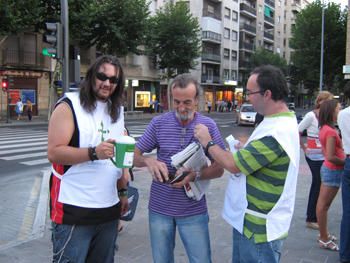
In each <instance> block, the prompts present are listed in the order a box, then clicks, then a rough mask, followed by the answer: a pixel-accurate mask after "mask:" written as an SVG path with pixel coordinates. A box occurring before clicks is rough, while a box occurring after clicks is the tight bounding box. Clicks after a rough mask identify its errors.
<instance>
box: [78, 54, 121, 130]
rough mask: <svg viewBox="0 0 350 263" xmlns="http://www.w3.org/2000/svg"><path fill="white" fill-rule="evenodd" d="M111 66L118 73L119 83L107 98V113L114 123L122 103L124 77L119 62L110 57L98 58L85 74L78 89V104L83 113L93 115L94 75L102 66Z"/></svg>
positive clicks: (94, 106)
mask: <svg viewBox="0 0 350 263" xmlns="http://www.w3.org/2000/svg"><path fill="white" fill-rule="evenodd" d="M106 63H108V64H111V65H113V66H115V68H116V72H117V74H118V73H119V76H118V77H119V81H118V83H117V85H116V88H115V90H114V92H113V93H112V95H111V96H110V97H109V103H108V113H109V116H110V117H111V119H112V122H113V123H114V122H116V121H117V120H118V118H119V115H120V106H121V105H122V103H123V92H124V87H125V76H124V71H123V68H122V66H121V64H120V62H119V60H118V59H117V58H116V57H115V56H112V55H105V56H101V57H98V58H97V59H96V60H95V61H94V63H93V64H92V65H91V66H90V67H89V69H88V70H87V73H86V77H85V79H84V81H83V83H82V84H81V88H80V95H79V96H80V104H81V106H82V107H83V108H84V110H85V111H87V112H89V113H93V111H94V110H95V109H96V104H95V102H96V98H95V95H94V92H93V87H94V85H95V79H96V74H97V73H98V70H99V69H100V67H101V66H103V64H106Z"/></svg>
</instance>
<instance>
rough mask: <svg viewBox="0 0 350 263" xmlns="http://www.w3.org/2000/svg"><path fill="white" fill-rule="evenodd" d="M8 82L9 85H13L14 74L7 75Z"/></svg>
mask: <svg viewBox="0 0 350 263" xmlns="http://www.w3.org/2000/svg"><path fill="white" fill-rule="evenodd" d="M7 83H8V86H9V87H10V86H13V76H12V75H7Z"/></svg>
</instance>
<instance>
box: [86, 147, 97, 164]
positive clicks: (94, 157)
mask: <svg viewBox="0 0 350 263" xmlns="http://www.w3.org/2000/svg"><path fill="white" fill-rule="evenodd" d="M95 148H96V147H89V148H88V153H89V158H90V161H91V162H93V161H95V160H98V157H97V155H96V152H95Z"/></svg>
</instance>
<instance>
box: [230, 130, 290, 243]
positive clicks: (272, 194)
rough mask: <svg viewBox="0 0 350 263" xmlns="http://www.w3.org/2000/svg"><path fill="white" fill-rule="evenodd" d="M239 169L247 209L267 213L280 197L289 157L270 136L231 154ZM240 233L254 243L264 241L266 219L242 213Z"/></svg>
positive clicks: (265, 237)
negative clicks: (244, 175)
mask: <svg viewBox="0 0 350 263" xmlns="http://www.w3.org/2000/svg"><path fill="white" fill-rule="evenodd" d="M233 158H234V160H235V162H236V164H237V166H238V168H239V169H240V170H241V171H242V172H243V173H244V174H246V175H248V176H247V183H246V185H247V200H248V209H250V210H253V211H256V212H259V213H263V214H268V213H269V212H270V211H271V210H272V208H273V207H274V205H275V204H276V203H277V201H278V200H279V198H280V197H281V195H282V192H283V189H284V184H285V180H286V177H287V173H288V167H289V163H290V158H289V157H288V155H287V153H286V152H285V151H284V149H283V148H282V146H281V145H280V144H279V143H278V142H277V140H276V139H275V138H273V137H271V136H268V137H263V138H261V139H260V140H254V141H252V142H250V144H248V145H247V146H246V147H245V148H243V149H240V150H239V151H237V153H235V154H233ZM243 233H244V234H245V235H246V236H247V238H250V237H251V236H252V235H253V234H254V238H255V243H260V242H267V236H266V219H263V218H260V217H256V216H253V215H251V214H245V217H244V229H243Z"/></svg>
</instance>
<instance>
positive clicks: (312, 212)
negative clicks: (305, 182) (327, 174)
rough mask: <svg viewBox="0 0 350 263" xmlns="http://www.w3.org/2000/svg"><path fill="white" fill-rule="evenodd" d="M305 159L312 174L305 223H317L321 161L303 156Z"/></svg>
mask: <svg viewBox="0 0 350 263" xmlns="http://www.w3.org/2000/svg"><path fill="white" fill-rule="evenodd" d="M305 159H306V162H307V164H308V165H309V168H310V170H311V174H312V182H311V187H310V193H309V202H308V204H307V211H306V222H313V223H317V216H316V205H317V200H318V195H319V194H320V187H321V166H322V164H323V161H313V160H311V159H310V158H309V157H307V156H306V155H305Z"/></svg>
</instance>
